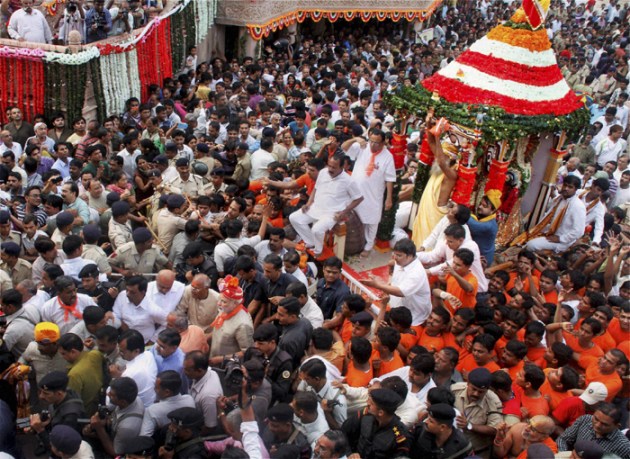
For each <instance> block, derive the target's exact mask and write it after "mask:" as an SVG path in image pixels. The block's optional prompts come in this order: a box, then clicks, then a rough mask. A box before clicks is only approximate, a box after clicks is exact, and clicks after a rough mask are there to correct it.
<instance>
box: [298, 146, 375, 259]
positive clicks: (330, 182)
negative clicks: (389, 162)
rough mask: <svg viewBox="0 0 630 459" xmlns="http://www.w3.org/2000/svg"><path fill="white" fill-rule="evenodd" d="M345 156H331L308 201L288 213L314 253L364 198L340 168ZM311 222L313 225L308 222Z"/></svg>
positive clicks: (319, 249)
mask: <svg viewBox="0 0 630 459" xmlns="http://www.w3.org/2000/svg"><path fill="white" fill-rule="evenodd" d="M343 165H344V159H343V157H342V156H341V155H334V156H332V157H331V158H329V159H328V167H326V168H324V169H322V170H321V171H320V172H319V175H318V176H317V182H315V188H314V189H313V192H312V193H311V196H310V198H309V200H308V202H307V203H306V204H305V205H304V206H303V207H302V208H301V209H300V210H298V211H296V212H293V213H292V214H291V215H290V216H289V220H290V221H291V225H293V228H294V229H295V231H297V233H298V234H299V236H300V237H301V238H302V240H303V241H304V243H305V244H306V245H307V246H309V247H312V248H313V251H314V252H315V255H316V256H319V255H321V253H322V251H323V249H324V236H325V235H326V231H329V230H331V229H332V228H333V226H335V224H336V223H337V222H338V221H342V220H343V219H344V218H345V217H346V215H347V214H348V212H350V211H351V210H353V209H354V208H355V207H356V206H357V205H358V204H359V203H360V202H361V200H362V199H363V197H362V196H361V191H359V187H358V185H357V184H356V182H354V181H353V180H352V179H351V178H350V176H349V175H348V174H347V173H346V172H345V171H344V170H343ZM311 224H312V225H313V226H312V228H311V226H310V225H311Z"/></svg>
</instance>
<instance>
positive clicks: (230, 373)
mask: <svg viewBox="0 0 630 459" xmlns="http://www.w3.org/2000/svg"><path fill="white" fill-rule="evenodd" d="M223 371H224V372H225V373H224V376H223V385H224V389H225V393H226V395H234V394H239V393H240V392H241V386H242V385H243V378H244V377H245V374H244V373H243V369H242V368H241V362H240V360H239V359H238V358H236V357H232V358H231V359H229V360H227V361H226V362H225V365H224V369H223Z"/></svg>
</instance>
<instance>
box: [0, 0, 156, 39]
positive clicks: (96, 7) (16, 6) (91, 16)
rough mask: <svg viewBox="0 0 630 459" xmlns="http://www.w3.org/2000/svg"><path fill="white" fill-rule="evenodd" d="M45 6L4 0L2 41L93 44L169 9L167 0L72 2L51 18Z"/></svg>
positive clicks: (1, 7) (29, 0)
mask: <svg viewBox="0 0 630 459" xmlns="http://www.w3.org/2000/svg"><path fill="white" fill-rule="evenodd" d="M43 3H46V2H42V1H41V0H2V2H1V4H0V18H2V19H3V20H2V22H1V24H0V38H11V39H13V40H18V41H24V42H30V43H50V44H54V45H69V44H74V45H79V44H86V43H93V42H96V41H99V40H104V39H106V38H108V37H114V36H118V35H122V34H128V33H130V32H131V31H132V30H133V29H137V28H139V27H142V26H144V25H145V24H147V23H148V22H149V21H151V20H152V19H153V18H155V17H157V16H158V15H159V14H160V13H161V12H162V10H163V9H164V7H165V6H166V0H142V1H141V0H129V1H127V0H69V1H64V2H62V3H61V5H62V6H61V7H60V11H58V12H56V14H55V15H54V16H49V15H47V14H46V13H45V9H44V8H43V6H46V5H42V4H43ZM72 32H74V33H75V36H74V37H71V35H70V34H71V33H72Z"/></svg>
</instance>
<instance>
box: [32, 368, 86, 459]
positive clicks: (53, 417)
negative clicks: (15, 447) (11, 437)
mask: <svg viewBox="0 0 630 459" xmlns="http://www.w3.org/2000/svg"><path fill="white" fill-rule="evenodd" d="M39 398H40V399H41V400H42V401H44V402H46V403H48V404H49V405H48V409H47V410H42V411H41V413H38V414H32V415H31V417H30V424H31V429H32V430H33V431H34V432H35V433H36V434H37V437H38V439H39V445H38V447H37V449H36V450H35V454H36V455H37V456H39V455H41V454H43V453H44V452H45V451H47V450H49V448H50V440H49V434H50V431H51V430H52V428H53V427H55V426H56V425H60V424H63V425H66V426H69V427H72V428H73V429H74V430H76V431H77V432H80V431H81V428H80V426H79V418H83V417H85V410H84V409H83V402H82V401H81V399H80V398H79V396H78V395H77V394H76V392H74V391H72V390H69V389H68V376H67V375H66V374H65V373H64V372H61V371H52V372H50V373H48V374H47V375H46V376H44V377H43V378H42V380H41V381H40V382H39Z"/></svg>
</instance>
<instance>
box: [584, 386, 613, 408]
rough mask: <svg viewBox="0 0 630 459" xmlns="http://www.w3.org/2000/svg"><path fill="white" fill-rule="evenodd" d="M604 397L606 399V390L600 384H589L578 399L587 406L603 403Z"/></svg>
mask: <svg viewBox="0 0 630 459" xmlns="http://www.w3.org/2000/svg"><path fill="white" fill-rule="evenodd" d="M606 397H608V389H607V388H606V386H605V385H604V384H602V383H600V382H592V383H590V384H589V385H588V386H587V387H586V389H585V390H584V392H582V395H580V398H581V399H582V400H583V401H584V402H586V403H587V404H589V405H595V404H596V403H599V402H603V401H604V400H606Z"/></svg>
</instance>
